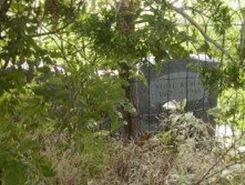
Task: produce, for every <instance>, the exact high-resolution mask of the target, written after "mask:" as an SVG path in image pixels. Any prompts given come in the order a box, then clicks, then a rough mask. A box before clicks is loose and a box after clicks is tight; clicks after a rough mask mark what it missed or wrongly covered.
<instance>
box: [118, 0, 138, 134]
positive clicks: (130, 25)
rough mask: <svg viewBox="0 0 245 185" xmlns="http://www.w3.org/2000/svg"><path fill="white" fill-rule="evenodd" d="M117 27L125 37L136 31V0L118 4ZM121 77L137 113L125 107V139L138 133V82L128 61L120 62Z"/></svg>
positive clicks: (127, 97)
mask: <svg viewBox="0 0 245 185" xmlns="http://www.w3.org/2000/svg"><path fill="white" fill-rule="evenodd" d="M117 7H118V15H117V29H118V31H119V32H120V33H121V34H122V35H123V36H125V37H127V36H128V35H129V34H130V33H132V32H134V21H133V13H134V0H120V1H119V3H118V5H117ZM119 66H120V70H119V77H120V78H121V79H122V80H123V81H124V82H126V84H123V85H122V88H123V89H124V92H125V97H126V99H127V100H128V101H129V102H130V103H132V105H133V106H134V107H135V109H136V113H132V111H129V110H125V109H123V111H122V114H123V119H124V121H126V124H125V125H124V133H123V137H124V138H125V139H135V138H136V137H137V135H138V130H139V124H138V123H139V121H138V113H137V112H138V102H137V84H136V83H135V80H134V79H132V78H131V77H130V71H131V69H132V67H131V66H130V65H128V64H127V62H123V63H120V65H119Z"/></svg>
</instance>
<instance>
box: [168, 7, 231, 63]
mask: <svg viewBox="0 0 245 185" xmlns="http://www.w3.org/2000/svg"><path fill="white" fill-rule="evenodd" d="M168 6H169V7H170V8H171V9H172V10H174V11H175V12H177V13H178V14H180V15H181V16H182V17H184V18H185V19H186V20H188V21H189V22H190V23H191V24H192V25H193V26H194V27H195V28H196V29H197V30H198V31H199V32H200V33H201V34H202V36H203V37H204V39H205V40H206V41H207V42H209V43H211V44H213V45H214V46H215V47H216V48H217V49H219V50H220V51H221V52H222V53H223V54H225V55H226V56H227V57H228V58H229V59H230V60H231V61H234V59H233V58H232V57H231V55H230V54H229V53H228V52H227V50H225V49H224V48H223V47H222V46H221V45H220V44H219V43H218V42H216V41H214V40H213V39H212V38H211V37H209V36H208V35H207V34H206V32H205V31H204V30H203V29H202V28H201V27H200V25H199V24H198V23H197V22H196V21H195V20H194V19H193V18H191V17H190V16H189V15H188V14H187V13H185V12H184V11H183V9H181V8H177V7H175V6H173V5H172V4H168Z"/></svg>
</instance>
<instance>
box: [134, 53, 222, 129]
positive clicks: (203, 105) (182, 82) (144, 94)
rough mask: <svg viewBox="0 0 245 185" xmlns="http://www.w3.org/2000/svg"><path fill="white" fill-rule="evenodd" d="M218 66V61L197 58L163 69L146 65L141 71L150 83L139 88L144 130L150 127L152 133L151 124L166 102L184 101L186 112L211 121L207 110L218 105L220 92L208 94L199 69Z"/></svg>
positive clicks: (167, 63) (163, 66)
mask: <svg viewBox="0 0 245 185" xmlns="http://www.w3.org/2000/svg"><path fill="white" fill-rule="evenodd" d="M217 66H218V63H217V62H215V61H211V60H206V61H205V60H199V59H194V58H188V59H186V60H175V61H168V62H164V63H163V64H162V65H161V67H160V68H159V67H158V68H157V67H155V66H154V65H153V64H150V63H149V62H146V64H144V65H143V66H142V67H141V71H142V73H143V74H144V75H145V78H146V80H147V81H148V83H147V85H143V83H141V82H140V83H139V85H138V93H139V105H138V106H139V114H140V120H141V121H142V122H143V125H142V126H143V127H145V126H146V125H145V123H147V125H148V129H150V128H149V127H150V125H149V124H153V123H154V117H156V116H157V115H158V114H159V113H160V112H161V110H162V106H163V105H164V104H165V103H166V102H169V101H173V100H175V101H177V102H181V101H183V100H184V99H186V111H191V112H194V115H195V116H197V117H199V118H201V119H203V120H204V121H210V120H209V119H210V117H209V115H208V114H207V110H208V109H210V108H213V107H215V106H216V105H217V93H216V92H217V90H213V91H212V92H208V91H207V89H206V88H205V87H204V84H203V83H202V81H201V77H200V74H199V69H200V67H208V68H210V67H211V68H212V67H215V68H216V67H217ZM149 122H150V123H149ZM144 125H145V126H144Z"/></svg>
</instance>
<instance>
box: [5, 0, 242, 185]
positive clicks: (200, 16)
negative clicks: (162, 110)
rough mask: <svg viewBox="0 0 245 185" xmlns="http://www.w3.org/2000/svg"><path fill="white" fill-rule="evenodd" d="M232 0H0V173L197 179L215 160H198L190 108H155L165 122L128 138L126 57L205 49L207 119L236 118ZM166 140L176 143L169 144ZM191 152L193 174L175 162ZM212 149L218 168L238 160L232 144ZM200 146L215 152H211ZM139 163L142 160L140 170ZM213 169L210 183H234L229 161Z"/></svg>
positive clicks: (133, 62) (12, 182) (10, 184)
mask: <svg viewBox="0 0 245 185" xmlns="http://www.w3.org/2000/svg"><path fill="white" fill-rule="evenodd" d="M234 3H236V4H237V5H239V6H238V8H237V9H236V10H234V9H233V8H232V7H231V6H230V4H229V2H228V1H225V0H215V1H214V0H198V1H197V0H193V1H191V0H184V1H183V3H182V4H181V6H183V8H179V5H178V3H177V4H176V2H175V3H174V1H167V0H120V1H118V2H117V3H114V1H111V0H97V1H96V0H93V1H86V0H34V1H31V0H2V1H1V2H0V182H1V183H2V184H4V185H27V184H88V182H89V181H90V180H89V179H93V180H91V183H92V181H95V182H99V184H103V183H104V184H106V183H114V184H117V183H119V184H120V183H121V182H123V181H124V182H126V181H128V182H129V181H130V182H131V184H137V183H138V184H142V183H143V181H142V180H144V182H146V184H147V183H148V184H154V183H155V184H157V183H159V182H161V183H163V182H166V183H169V184H171V183H172V184H174V183H175V184H176V183H177V184H178V183H179V184H180V183H186V184H188V183H189V184H191V183H193V182H197V181H198V179H199V180H201V179H200V178H201V177H200V176H199V175H201V176H202V177H204V176H205V173H206V170H208V169H209V167H210V168H211V166H212V165H214V164H215V162H214V163H213V161H211V164H207V165H205V164H206V163H205V161H202V159H201V158H202V157H204V156H205V155H204V151H196V149H197V148H196V147H197V146H196V142H199V140H204V141H205V143H206V142H207V140H208V139H210V138H209V137H208V136H206V131H205V129H204V128H203V124H202V123H200V122H199V120H197V119H195V118H193V117H192V116H191V115H190V114H184V113H181V114H174V113H173V114H171V119H170V118H167V117H165V118H166V119H169V120H168V122H169V121H170V123H171V124H170V125H171V126H170V128H169V131H168V132H164V133H162V134H160V135H161V136H160V135H159V137H160V139H157V138H156V137H155V136H152V139H150V140H149V141H148V140H147V141H144V143H143V145H142V146H141V144H139V143H138V144H136V145H135V144H134V143H133V142H139V141H140V138H141V137H140V138H137V137H138V136H139V134H138V133H139V132H138V130H137V124H138V120H137V119H136V118H137V115H138V107H137V106H136V104H135V89H134V85H133V83H134V81H135V79H141V80H142V81H145V79H144V77H143V76H142V74H141V73H139V71H138V66H139V65H140V64H141V63H142V59H145V58H147V57H148V56H153V57H154V58H155V61H156V66H157V65H158V64H161V63H163V62H165V61H166V60H169V59H180V58H187V57H189V56H190V54H207V55H208V56H209V57H211V58H215V59H217V60H220V68H219V69H215V70H210V69H208V68H207V69H205V68H204V69H202V71H201V73H202V76H203V82H204V83H205V84H206V86H207V88H209V89H210V91H211V92H212V90H213V89H214V88H216V89H217V88H218V90H219V97H220V101H219V107H218V108H217V109H216V110H214V111H213V114H214V115H215V118H216V120H217V122H218V123H225V124H227V123H228V124H230V125H233V126H234V127H236V126H238V127H239V128H240V129H242V128H244V125H245V123H244V120H245V119H244V115H245V112H244V105H245V104H244V103H243V102H244V84H245V83H244V82H245V81H244V80H245V77H244V74H245V73H244V71H245V68H244V67H245V65H244V61H245V55H244V53H245V28H244V22H245V16H244V7H243V5H242V3H240V4H239V2H238V1H236V0H234ZM122 5H123V6H122ZM234 23H238V24H241V26H240V27H238V26H236V25H234ZM210 25H211V26H210ZM237 28H239V29H237ZM101 73H103V74H101ZM193 120H194V121H193ZM176 123H177V124H176ZM122 126H124V135H125V139H126V138H128V139H132V138H134V139H135V140H134V141H132V143H131V142H130V143H129V144H128V146H124V145H123V144H122V143H121V141H114V139H113V138H111V137H110V133H111V132H114V131H115V130H117V129H118V128H120V127H122ZM199 126H200V127H199ZM108 128H110V129H108ZM176 128H177V130H176ZM193 129H194V130H193ZM199 129H201V135H196V138H195V142H194V141H191V140H189V139H188V138H189V134H187V135H186V133H184V134H183V133H182V134H179V131H180V130H181V132H182V131H183V132H184V131H188V132H189V131H190V130H191V132H193V134H194V135H195V134H200V132H199ZM204 131H205V132H204ZM204 136H205V137H204ZM242 136H243V135H242ZM177 138H178V139H177ZM181 142H183V143H181ZM212 142H213V141H212ZM194 143H195V144H194ZM169 145H171V147H170V146H169ZM211 145H212V144H211ZM154 146H156V149H153V151H152V152H151V151H150V150H151V149H152V147H153V148H154ZM173 146H174V147H175V148H174V149H173ZM212 146H213V145H212ZM176 147H177V148H176ZM178 148H179V149H178ZM187 148H189V149H190V150H191V151H188V150H187ZM207 148H208V147H207ZM165 149H166V150H165ZM212 149H213V148H212ZM175 150H177V151H178V153H176V155H172V154H173V151H175ZM222 151H223V149H218V152H222ZM189 154H192V155H191V156H187V155H189ZM193 156H195V158H193V160H196V163H194V164H193V166H195V165H197V166H198V165H200V166H202V165H203V168H202V169H199V170H200V171H195V170H196V167H194V168H195V169H194V172H195V173H196V175H198V176H195V175H194V177H193V176H192V175H191V172H190V171H189V167H188V165H187V164H186V161H188V160H191V159H189V158H188V157H193ZM218 156H222V164H220V163H219V165H217V168H216V166H215V168H214V170H216V169H217V170H220V169H221V168H228V166H229V164H232V162H233V160H234V161H235V163H236V164H238V163H239V164H240V162H244V156H243V155H240V154H239V156H237V155H236V156H235V157H234V156H229V155H228V154H227V153H224V155H223V154H220V153H219V155H218ZM185 157H187V158H185ZM207 157H208V159H210V160H211V159H212V160H219V159H217V155H216V154H214V153H213V151H212V152H210V153H208V155H207ZM117 158H119V159H121V161H120V160H118V159H117ZM126 158H127V159H126ZM148 159H149V160H148ZM223 159H224V160H223ZM159 162H160V163H159ZM136 163H137V164H136ZM149 164H151V165H150V166H147V165H149ZM159 164H162V166H158V165H159ZM125 165H126V167H125ZM137 165H138V166H137ZM144 165H146V166H147V168H148V167H149V169H151V170H152V171H150V170H149V171H147V172H146V174H145V166H144ZM227 165H228V166H227ZM106 166H109V169H108V171H106V172H105V167H106ZM115 167H116V168H120V169H117V170H116V171H115ZM138 167H139V169H140V170H138ZM124 168H125V169H124ZM130 169H133V170H134V172H129V171H128V170H130ZM118 170H119V171H118ZM125 170H126V171H125ZM158 170H159V171H158ZM211 170H212V171H213V169H211ZM214 172H215V171H214ZM218 174H220V173H218V172H217V175H216V176H215V178H214V181H211V182H210V183H213V184H214V182H215V183H216V182H217V184H218V183H221V182H222V183H226V182H227V183H228V182H230V183H231V182H232V183H233V182H234V183H233V184H236V183H238V184H239V183H240V182H244V176H243V175H242V173H240V172H239V173H238V172H234V173H233V172H232V174H231V176H226V175H225V176H224V177H223V176H222V177H221V176H218ZM101 175H102V176H101ZM103 175H104V176H103ZM113 175H115V177H114V179H113V180H111V178H113ZM132 175H133V176H134V177H133V176H132ZM144 175H146V177H145V176H144ZM160 175H161V176H162V178H164V179H161V178H158V177H157V176H160ZM171 175H173V176H174V177H172V176H171ZM176 175H177V176H176ZM209 175H210V174H208V176H209ZM143 176H144V177H143ZM199 177H200V178H199ZM227 177H231V179H227ZM176 178H177V180H176ZM205 178H206V177H205ZM97 179H99V181H97ZM173 179H175V180H173ZM109 180H110V181H109ZM233 180H234V181H233Z"/></svg>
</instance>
